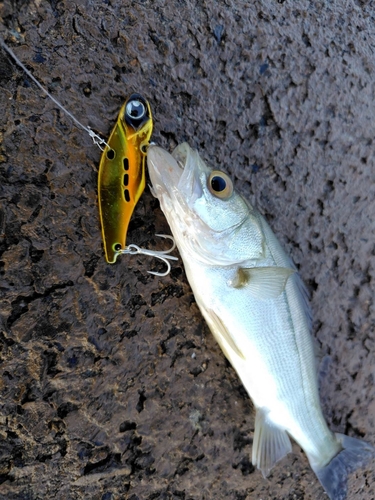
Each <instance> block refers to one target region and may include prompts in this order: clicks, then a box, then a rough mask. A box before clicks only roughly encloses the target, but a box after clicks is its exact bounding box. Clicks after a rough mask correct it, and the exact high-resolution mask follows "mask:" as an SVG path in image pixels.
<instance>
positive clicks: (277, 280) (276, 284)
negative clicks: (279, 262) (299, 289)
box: [231, 266, 296, 299]
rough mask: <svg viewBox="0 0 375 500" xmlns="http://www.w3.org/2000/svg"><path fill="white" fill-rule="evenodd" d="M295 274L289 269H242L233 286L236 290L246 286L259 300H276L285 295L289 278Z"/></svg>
mask: <svg viewBox="0 0 375 500" xmlns="http://www.w3.org/2000/svg"><path fill="white" fill-rule="evenodd" d="M295 272H296V271H295V270H294V269H290V268H288V267H273V266H270V267H248V268H246V267H240V268H239V269H238V271H237V275H236V277H235V279H234V280H233V281H232V282H231V285H232V286H233V287H234V288H241V287H244V286H246V289H247V290H248V291H249V292H250V293H251V295H253V296H254V297H256V298H258V299H274V298H276V297H278V296H279V295H281V294H282V293H283V291H284V290H285V286H286V283H287V281H288V278H289V277H290V276H291V275H292V274H294V273H295Z"/></svg>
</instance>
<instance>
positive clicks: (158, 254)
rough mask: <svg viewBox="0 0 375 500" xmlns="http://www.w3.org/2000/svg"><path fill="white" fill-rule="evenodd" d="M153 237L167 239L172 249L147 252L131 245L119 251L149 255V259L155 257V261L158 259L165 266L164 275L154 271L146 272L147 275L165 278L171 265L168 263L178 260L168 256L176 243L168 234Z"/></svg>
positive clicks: (145, 249)
mask: <svg viewBox="0 0 375 500" xmlns="http://www.w3.org/2000/svg"><path fill="white" fill-rule="evenodd" d="M155 236H159V237H160V238H165V239H169V240H171V241H172V242H173V246H172V248H170V249H169V250H147V248H141V247H139V246H138V245H134V244H133V243H132V244H130V245H128V246H127V247H126V248H124V250H120V251H119V253H121V254H129V255H139V254H140V255H149V256H150V257H155V258H156V259H160V260H161V261H163V262H164V264H165V265H166V266H167V270H166V272H165V273H158V272H155V271H147V272H148V273H149V274H153V275H154V276H167V275H168V274H169V273H170V272H171V265H170V263H169V262H168V261H169V260H178V258H177V257H174V256H173V255H168V254H169V253H171V252H173V250H174V249H175V248H176V242H175V240H174V238H173V236H169V235H168V234H155Z"/></svg>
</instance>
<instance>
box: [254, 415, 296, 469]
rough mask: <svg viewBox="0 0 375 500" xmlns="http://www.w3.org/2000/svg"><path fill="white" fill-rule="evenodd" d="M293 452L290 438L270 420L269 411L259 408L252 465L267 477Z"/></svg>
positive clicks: (256, 418)
mask: <svg viewBox="0 0 375 500" xmlns="http://www.w3.org/2000/svg"><path fill="white" fill-rule="evenodd" d="M291 451H292V445H291V443H290V439H289V436H288V434H287V432H286V431H285V430H284V429H280V428H279V427H277V426H276V425H275V424H274V423H273V422H271V420H270V419H269V418H268V413H267V411H265V410H263V409H261V408H258V409H257V412H256V417H255V433H254V441H253V452H252V460H251V461H252V463H253V465H254V466H256V467H258V469H260V470H261V471H262V474H263V476H264V477H267V476H268V474H269V472H270V470H271V469H272V467H273V466H274V465H275V464H276V462H278V461H279V460H281V459H282V458H284V457H285V456H286V455H287V454H288V453H290V452H291Z"/></svg>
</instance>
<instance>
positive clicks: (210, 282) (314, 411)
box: [147, 143, 374, 500]
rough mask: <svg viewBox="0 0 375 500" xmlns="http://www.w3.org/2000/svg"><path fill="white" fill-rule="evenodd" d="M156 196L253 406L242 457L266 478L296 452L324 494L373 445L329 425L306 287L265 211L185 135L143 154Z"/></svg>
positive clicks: (335, 492)
mask: <svg viewBox="0 0 375 500" xmlns="http://www.w3.org/2000/svg"><path fill="white" fill-rule="evenodd" d="M147 166H148V172H149V175H150V179H151V184H152V186H151V189H152V193H153V195H154V196H155V197H156V198H158V200H159V202H160V206H161V209H162V210H163V212H164V214H165V216H166V219H167V221H168V224H169V226H170V229H171V232H172V234H173V237H174V239H175V242H176V244H177V247H178V250H179V253H180V255H181V258H182V260H183V263H184V267H185V271H186V276H187V278H188V281H189V283H190V286H191V288H192V290H193V293H194V296H195V300H196V303H197V305H198V307H199V309H200V311H201V313H202V315H203V317H204V319H205V320H206V322H207V324H208V326H209V328H210V330H211V332H212V333H213V335H214V337H215V339H216V340H217V342H218V343H219V345H220V347H221V349H222V350H223V352H224V354H225V356H226V357H227V359H228V360H229V362H230V363H231V364H232V366H233V368H234V369H235V370H236V372H237V374H238V375H239V377H240V379H241V381H242V383H243V385H244V387H245V389H246V390H247V392H248V394H249V396H250V398H251V400H252V402H253V404H254V407H255V410H256V415H255V429H254V437H253V447H252V463H253V465H254V466H256V467H257V468H258V469H260V470H261V472H262V473H263V475H264V477H266V476H267V475H268V474H269V472H270V470H271V469H272V468H273V467H274V465H275V464H276V463H277V462H278V461H279V460H281V459H282V458H283V457H284V456H286V455H287V454H288V453H290V452H291V451H292V447H291V441H290V438H293V440H294V441H296V442H297V443H298V444H299V445H300V447H301V448H302V449H303V450H304V452H305V453H306V455H307V458H308V460H309V463H310V465H311V467H312V469H313V471H314V472H315V474H316V475H317V478H318V479H319V481H320V483H321V485H322V486H323V488H324V490H325V491H326V493H327V494H328V496H329V498H330V499H331V500H344V499H345V498H346V496H347V479H348V475H349V473H351V472H353V471H354V470H356V469H357V468H359V467H361V466H363V465H365V464H366V462H367V461H368V460H370V459H371V458H372V457H373V456H374V448H373V447H372V446H371V445H370V444H368V443H366V442H365V441H362V440H358V439H356V438H352V437H349V436H346V435H343V434H339V433H333V432H331V431H330V430H329V428H328V426H327V423H326V421H325V419H324V416H323V412H322V409H321V405H320V401H319V393H318V382H317V368H316V356H315V349H314V345H313V340H312V335H311V312H310V307H309V305H308V294H307V291H306V288H305V286H304V284H303V282H302V280H301V278H300V275H299V273H298V272H297V269H296V267H295V266H294V264H293V263H292V260H291V259H290V258H289V257H288V256H287V255H286V253H285V252H284V250H283V249H282V247H281V245H280V243H279V241H278V240H277V238H276V236H275V235H274V233H273V232H272V230H271V228H270V226H269V225H268V224H267V222H266V220H265V218H264V217H263V216H262V215H261V214H260V213H259V212H258V211H257V210H256V209H255V208H254V207H253V206H252V205H251V204H250V203H249V202H248V201H246V200H245V199H244V198H243V197H242V196H241V195H240V194H239V193H238V192H237V191H236V190H235V189H234V186H233V182H232V180H231V179H230V177H229V176H228V175H227V174H226V173H225V172H224V171H222V170H212V169H211V168H209V167H208V166H207V165H206V163H205V162H204V161H203V159H202V158H201V157H200V155H199V154H198V152H197V151H195V150H193V149H192V148H190V146H189V145H188V144H187V143H183V144H181V145H179V146H178V147H177V148H176V149H175V150H174V152H173V154H172V155H171V154H169V153H168V152H167V151H165V150H164V149H163V148H161V147H159V146H157V145H151V146H150V147H149V148H148V153H147Z"/></svg>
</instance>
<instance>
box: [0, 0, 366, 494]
mask: <svg viewBox="0 0 375 500" xmlns="http://www.w3.org/2000/svg"><path fill="white" fill-rule="evenodd" d="M374 6H375V5H374V2H373V1H366V0H347V1H345V2H338V1H333V2H323V1H314V2H313V1H308V0H300V1H298V2H295V1H292V0H286V1H284V2H283V1H279V2H277V1H276V0H263V1H260V0H254V1H253V2H244V1H242V0H236V1H235V0H218V1H215V2H213V1H209V0H195V1H194V0H168V1H166V0H138V1H135V0H134V1H132V2H117V3H115V2H112V1H109V2H99V1H98V2H92V1H89V0H82V1H80V2H73V1H71V0H62V1H60V2H57V1H56V0H51V2H46V1H45V0H42V1H37V2H30V1H28V0H25V1H19V2H9V1H7V0H6V1H5V3H4V4H1V7H0V8H1V10H0V16H1V28H0V32H1V34H2V36H3V38H4V39H5V40H6V41H7V43H8V44H9V45H10V46H11V47H12V48H13V50H14V52H15V53H16V54H17V56H18V57H19V58H20V59H21V60H22V61H23V62H24V63H25V64H26V65H27V67H28V68H29V69H30V70H31V71H32V72H33V74H34V75H35V76H36V77H37V78H38V79H39V80H40V81H41V82H42V83H43V84H44V85H45V86H46V87H47V88H48V89H49V91H50V92H51V93H52V94H53V95H54V97H56V98H57V99H58V100H59V101H60V102H62V103H63V104H64V105H65V106H66V107H67V108H68V109H69V110H70V111H71V112H72V113H73V114H74V115H75V116H76V117H77V118H78V119H79V120H80V121H81V122H82V123H83V124H85V125H89V126H90V127H92V128H94V129H96V130H98V131H100V132H101V133H102V134H103V135H104V136H108V134H109V132H110V130H111V128H112V127H113V125H114V122H115V119H116V116H117V113H118V111H119V109H120V106H121V104H122V103H123V101H124V99H125V98H126V96H127V95H129V94H130V93H131V92H133V91H138V92H141V93H142V94H144V95H145V96H147V98H148V99H149V100H150V102H151V105H152V109H153V114H154V118H155V133H154V141H156V142H158V143H159V144H161V145H162V146H164V147H165V148H167V149H172V148H173V147H174V146H175V145H176V144H177V143H180V142H182V141H188V142H189V143H190V144H191V145H192V146H194V147H196V148H198V149H199V151H200V152H201V154H202V155H203V157H204V158H205V159H206V160H207V161H208V163H209V164H211V165H212V166H218V167H220V168H224V169H226V170H227V171H228V172H230V174H232V176H233V178H234V180H235V183H236V186H237V188H238V189H239V190H240V191H241V193H242V194H244V195H245V196H246V197H248V198H249V199H250V200H251V201H252V202H253V203H255V204H256V205H257V207H258V208H259V209H260V210H261V211H262V212H263V213H264V214H265V216H266V217H267V219H268V221H269V222H270V224H271V226H272V228H273V229H274V231H275V233H276V234H277V236H278V237H279V239H280V241H281V242H282V243H283V245H284V247H285V248H286V250H287V251H288V252H289V253H290V255H291V256H292V258H293V259H294V261H295V263H296V264H297V266H298V267H299V268H300V272H301V275H302V277H303V279H304V280H305V282H306V284H307V286H308V288H309V290H310V292H311V296H312V299H311V303H312V309H313V313H314V319H315V321H314V329H313V334H314V336H315V337H316V340H317V344H318V351H319V360H320V382H321V399H322V405H323V409H324V413H325V415H326V418H327V421H328V423H329V426H330V427H331V429H332V430H334V431H339V432H344V433H347V434H349V435H351V436H356V437H363V438H364V439H366V440H367V441H369V442H371V443H373V444H374V442H375V388H374V378H375V363H374V352H375V331H374V325H375V308H374V305H373V293H374V287H375V228H374V219H375V187H374V178H375V168H374V164H375V162H374V135H375V134H374V129H375V121H374V116H375V86H374V80H375V59H374V51H375V28H374V26H375V24H374V23H375V17H374ZM0 103H1V104H0V106H1V107H0V109H1V116H0V134H1V135H0V273H1V275H0V294H1V306H0V331H1V333H0V369H1V383H0V394H1V397H0V439H1V441H0V478H1V484H0V499H1V500H3V499H7V500H18V499H25V500H26V499H27V500H36V499H45V498H55V499H59V500H60V499H69V500H76V499H77V500H78V499H88V498H90V499H93V500H114V499H128V500H155V499H160V500H161V499H175V500H193V499H194V500H200V499H201V500H208V499H215V500H224V499H229V500H245V499H258V500H259V499H262V500H268V499H269V500H271V499H280V500H281V499H290V500H292V499H306V500H308V499H310V500H316V499H320V498H324V497H325V495H324V493H323V490H322V488H321V487H320V485H319V483H318V481H317V479H316V477H315V475H314V473H313V472H312V470H311V469H310V467H309V464H308V462H307V459H306V457H305V455H304V454H303V452H302V451H301V450H300V449H299V447H298V446H297V445H294V446H293V453H292V454H290V455H289V456H288V457H287V458H285V459H284V460H283V461H282V462H280V463H279V464H278V465H277V466H276V467H275V468H274V469H273V471H272V474H271V476H270V477H269V479H268V480H265V479H263V477H262V475H261V474H260V472H259V471H255V470H254V468H253V466H252V464H251V461H250V459H251V443H252V437H253V430H254V412H253V408H252V405H251V402H250V400H249V398H248V397H247V395H246V393H245V391H244V389H243V388H242V386H241V384H240V382H239V380H238V378H237V376H236V374H235V372H234V371H233V370H232V368H231V367H230V366H229V365H228V363H227V362H226V360H225V358H224V356H223V354H222V353H221V351H220V349H219V347H218V346H217V345H216V344H215V341H214V339H213V337H212V336H211V334H210V332H209V331H208V328H207V327H206V325H205V324H204V322H203V320H202V318H201V316H200V313H199V311H198V308H197V306H196V304H195V302H194V298H193V295H192V293H191V290H190V288H189V285H188V283H187V280H186V277H185V274H184V271H183V269H182V266H181V262H179V263H177V264H175V265H173V271H172V272H171V274H170V275H169V276H168V277H166V278H156V277H153V276H151V275H149V274H147V270H148V269H150V268H153V269H155V268H156V269H158V268H159V267H158V266H159V264H157V263H155V262H152V261H151V262H150V260H149V259H148V258H147V257H139V258H137V257H127V258H123V259H121V260H120V262H118V263H117V264H115V265H107V264H106V263H105V260H104V257H103V251H102V246H101V235H100V227H99V220H98V209H97V198H96V196H97V169H98V164H99V160H100V151H99V150H98V148H96V147H95V146H94V145H93V144H92V142H91V139H90V138H89V137H88V135H87V134H86V133H85V132H84V131H82V130H80V129H77V128H76V127H75V126H74V124H73V123H72V121H71V120H70V119H69V118H68V117H67V116H65V115H64V114H63V113H62V112H61V111H60V110H59V109H58V108H57V107H56V105H55V104H54V103H53V102H51V101H50V100H49V99H48V98H46V96H45V95H44V94H43V93H42V92H41V91H40V90H39V89H37V88H36V87H35V85H34V84H32V83H31V82H30V80H29V78H28V77H26V76H25V74H24V73H23V72H22V70H20V69H19V68H18V67H17V66H16V65H15V64H14V63H13V61H12V60H11V59H10V58H9V57H8V56H7V54H6V53H5V52H4V51H1V52H0ZM160 232H162V233H163V232H164V233H168V227H167V224H166V221H165V220H164V217H163V215H162V213H161V211H160V209H159V208H158V204H157V202H156V201H155V200H154V199H153V198H152V196H151V194H150V193H149V192H146V193H145V194H144V196H143V197H142V199H141V201H140V203H139V205H138V207H137V209H136V213H135V215H134V217H133V220H132V223H131V227H130V232H129V238H128V241H129V242H134V243H137V244H138V245H140V246H150V247H154V248H160V247H161V246H162V245H163V243H162V242H160V241H159V240H158V239H157V238H155V237H154V235H155V233H160ZM160 269H161V268H160ZM374 470H375V462H373V463H372V464H371V463H370V464H369V465H368V467H367V469H364V470H361V471H358V472H357V473H354V474H353V475H352V476H351V478H350V483H349V488H350V495H349V497H348V498H350V499H353V500H370V499H373V498H374V496H375V472H374Z"/></svg>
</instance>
